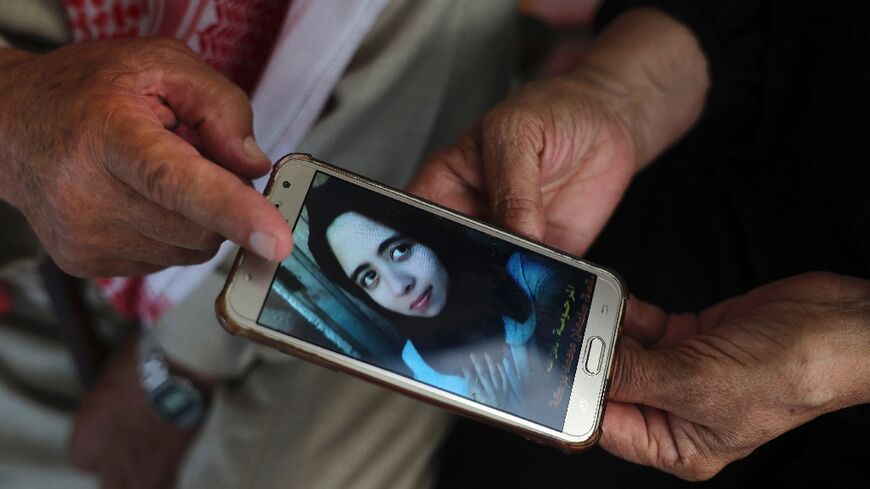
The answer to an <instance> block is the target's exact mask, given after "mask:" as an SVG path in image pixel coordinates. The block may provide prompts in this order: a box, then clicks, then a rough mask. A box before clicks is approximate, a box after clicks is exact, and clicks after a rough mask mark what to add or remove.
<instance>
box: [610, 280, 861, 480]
mask: <svg viewBox="0 0 870 489" xmlns="http://www.w3.org/2000/svg"><path fill="white" fill-rule="evenodd" d="M625 334H626V337H625V338H624V339H623V342H622V345H621V347H620V350H619V353H618V355H619V356H618V357H617V364H616V372H615V376H614V379H613V388H612V390H611V393H610V398H611V402H610V403H609V404H608V406H607V411H606V413H605V416H604V428H603V429H604V435H603V437H602V438H601V445H602V446H603V447H604V448H605V449H606V450H608V451H609V452H611V453H613V454H615V455H617V456H619V457H623V458H625V459H628V460H630V461H634V462H638V463H642V464H645V465H651V466H653V467H657V468H659V469H662V470H664V471H667V472H670V473H672V474H675V475H678V476H680V477H682V478H685V479H707V478H709V477H712V476H713V475H714V474H716V473H717V472H718V471H719V470H721V469H722V468H723V467H724V466H725V465H727V464H729V463H730V462H732V461H734V460H737V459H740V458H742V457H745V456H746V455H748V454H749V453H750V452H752V451H753V450H754V449H755V448H757V447H758V446H760V445H762V444H763V443H766V442H768V441H770V440H772V439H774V438H776V437H777V436H779V435H781V434H782V433H784V432H786V431H789V430H791V429H792V428H795V427H796V426H798V425H800V424H803V423H805V422H807V421H809V420H811V419H813V418H815V417H816V416H819V415H821V414H824V413H827V412H830V411H834V410H837V409H841V408H844V407H847V406H851V405H855V404H860V403H865V402H868V401H870V377H868V375H867V372H870V282H868V281H866V280H861V279H857V278H851V277H843V276H836V275H831V274H822V273H814V274H805V275H799V276H797V277H792V278H789V279H786V280H782V281H779V282H775V283H772V284H769V285H766V286H764V287H760V288H758V289H755V290H753V291H752V292H750V293H748V294H746V295H744V296H741V297H737V298H734V299H731V300H728V301H725V302H722V303H720V304H717V305H716V306H713V307H711V308H709V309H707V310H705V311H704V312H702V313H701V314H698V315H695V314H669V315H666V314H664V313H663V312H662V311H661V310H659V309H658V308H655V307H653V306H650V305H647V304H644V303H642V302H639V301H635V300H632V301H631V303H630V304H629V310H628V314H627V316H626V324H625Z"/></svg>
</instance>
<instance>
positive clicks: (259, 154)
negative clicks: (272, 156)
mask: <svg viewBox="0 0 870 489" xmlns="http://www.w3.org/2000/svg"><path fill="white" fill-rule="evenodd" d="M242 145H243V146H244V147H245V153H248V156H250V157H251V158H252V159H255V160H266V161H269V157H268V156H266V153H264V152H263V150H262V149H260V146H258V145H257V142H256V141H254V136H248V137H246V138H245V141H244V142H243V143H242Z"/></svg>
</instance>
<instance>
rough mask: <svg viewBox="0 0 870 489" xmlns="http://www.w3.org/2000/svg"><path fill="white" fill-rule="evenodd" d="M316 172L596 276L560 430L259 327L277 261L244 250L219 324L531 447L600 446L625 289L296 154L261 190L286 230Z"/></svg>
mask: <svg viewBox="0 0 870 489" xmlns="http://www.w3.org/2000/svg"><path fill="white" fill-rule="evenodd" d="M318 171H319V172H322V173H325V174H327V175H329V176H331V177H337V178H340V179H342V180H345V181H349V182H351V183H355V184H357V185H361V186H363V187H365V188H367V189H369V190H372V191H374V192H377V193H380V194H382V195H386V196H388V197H391V198H393V199H396V200H398V201H400V202H403V203H405V204H408V205H412V206H415V207H418V208H421V209H423V210H426V211H428V212H430V213H433V214H435V215H437V216H440V217H444V218H447V219H449V220H452V221H454V222H457V223H459V224H461V225H465V226H467V227H470V228H472V229H475V230H478V231H481V232H483V233H486V234H489V235H491V236H494V237H497V238H500V239H502V240H504V241H507V242H509V243H511V244H514V245H517V246H519V247H521V248H523V249H526V250H528V251H531V252H534V253H538V254H540V255H544V256H546V257H549V258H552V259H555V260H557V261H560V262H562V263H566V264H569V265H571V266H574V267H576V268H580V269H581V270H584V271H587V272H590V273H593V274H595V275H597V280H596V285H595V291H594V293H593V296H592V302H591V304H590V310H589V317H588V319H587V324H586V329H585V332H584V336H583V341H582V343H581V345H580V346H581V348H580V352H579V353H578V355H579V357H578V365H577V369H576V373H575V378H574V384H573V386H572V388H571V394H570V396H571V397H570V399H569V403H568V409H567V414H566V419H565V423H564V425H563V428H562V430H561V431H560V430H555V429H553V428H550V427H547V426H543V425H540V424H538V423H535V422H533V421H530V420H527V419H525V418H521V417H519V416H516V415H513V414H510V413H508V412H505V411H501V410H498V409H495V408H492V407H490V406H486V405H484V404H481V403H478V402H475V401H473V400H471V399H467V398H465V397H462V396H459V395H457V394H453V393H450V392H447V391H444V390H441V389H438V388H436V387H433V386H430V385H428V384H424V383H422V382H419V381H417V380H414V379H412V378H409V377H405V376H402V375H400V374H397V373H395V372H391V371H389V370H386V369H383V368H380V367H377V366H374V365H372V364H369V363H366V362H364V361H362V360H358V359H355V358H351V357H348V356H345V355H342V354H340V353H337V352H334V351H332V350H329V349H327V348H323V347H320V346H317V345H314V344H312V343H309V342H306V341H304V340H300V339H298V338H295V337H293V336H290V335H286V334H284V333H280V332H278V331H275V330H272V329H270V328H267V327H265V326H260V325H259V324H257V322H256V320H257V318H258V317H259V311H260V309H261V308H262V306H263V304H264V302H265V299H266V295H267V294H268V292H269V289H270V287H271V284H272V280H273V278H274V276H275V273H276V270H277V268H278V266H279V263H278V262H269V261H266V260H264V259H262V258H259V257H258V256H256V255H253V254H249V253H246V252H245V251H244V250H240V251H239V253H238V255H237V256H236V259H235V262H234V263H233V266H232V269H231V270H230V273H229V275H228V276H227V281H226V284H225V285H224V288H223V291H222V292H221V294H220V296H218V298H217V301H216V310H217V316H218V319H219V321H220V323H221V325H222V326H223V327H224V328H225V329H226V330H227V331H229V332H230V333H232V334H235V335H239V336H243V337H247V338H249V339H251V340H254V341H256V342H259V343H262V344H265V345H268V346H271V347H274V348H276V349H278V350H281V351H283V352H285V353H289V354H291V355H294V356H297V357H301V358H304V359H306V360H309V361H312V362H314V363H317V364H319V365H322V366H325V367H327V368H331V369H334V370H341V371H345V372H348V373H350V374H352V375H355V376H357V377H360V378H362V379H364V380H367V381H370V382H373V383H376V384H380V385H383V386H386V387H388V388H391V389H393V390H397V391H399V392H402V393H404V394H406V395H409V396H411V397H414V398H417V399H420V400H423V401H425V402H428V403H430V404H434V405H437V406H440V407H443V408H446V409H448V410H451V411H453V412H456V413H458V414H461V415H464V416H468V417H471V418H474V419H478V420H480V421H483V422H486V423H489V424H492V425H495V426H497V427H500V428H502V429H505V430H508V431H512V432H515V433H517V434H519V435H520V436H523V437H525V438H527V439H530V440H532V441H535V442H538V443H545V444H549V445H553V446H556V447H557V448H560V449H561V450H563V451H568V452H570V451H576V450H580V449H584V448H587V447H589V446H591V445H593V444H594V443H595V442H596V441H597V440H598V438H599V437H600V436H601V422H602V420H603V416H604V407H605V404H606V399H607V390H608V388H609V387H610V378H611V375H612V372H613V366H614V362H615V358H616V354H615V352H616V347H617V341H618V339H619V333H620V330H621V327H622V320H623V316H624V313H625V306H626V302H627V300H628V294H627V292H626V288H625V286H624V285H623V282H622V280H621V279H620V278H619V277H618V276H616V275H615V274H613V273H611V272H610V271H608V270H605V269H602V268H600V267H597V266H595V265H592V264H590V263H588V262H585V261H583V260H581V259H579V258H576V257H573V256H570V255H567V254H565V253H562V252H560V251H558V250H555V249H553V248H550V247H547V246H546V245H543V244H541V243H537V242H534V241H531V240H528V239H526V238H522V237H520V236H517V235H515V234H511V233H509V232H507V231H504V230H502V229H499V228H496V227H494V226H492V225H489V224H486V223H483V222H481V221H478V220H475V219H472V218H470V217H467V216H464V215H461V214H458V213H456V212H454V211H451V210H449V209H447V208H444V207H442V206H439V205H437V204H435V203H432V202H429V201H426V200H423V199H420V198H418V197H414V196H411V195H408V194H405V193H403V192H401V191H399V190H395V189H393V188H390V187H387V186H385V185H383V184H380V183H377V182H374V181H371V180H369V179H367V178H365V177H362V176H360V175H357V174H354V173H351V172H348V171H346V170H342V169H340V168H337V167H334V166H332V165H330V164H328V163H325V162H322V161H318V160H316V159H314V158H313V157H311V155H308V154H302V153H293V154H289V155H287V156H285V157H283V158H281V160H279V161H278V163H277V164H276V165H275V167H274V169H273V170H272V175H271V178H270V180H269V183H268V185H267V187H266V190H265V192H264V193H265V195H266V196H267V198H268V199H269V200H270V201H272V202H274V203H276V204H278V205H279V209H280V210H281V211H282V213H283V214H284V216H285V218H287V222H288V224H291V225H292V223H295V222H296V218H297V216H298V214H299V213H300V212H301V210H302V205H303V202H304V199H305V196H306V194H307V191H308V188H309V186H310V185H311V183H312V180H313V178H314V174H315V172H318ZM279 181H282V182H283V181H289V182H292V185H290V186H289V188H284V186H283V185H276V182H279ZM593 340H596V343H597V342H598V340H601V341H603V343H604V346H603V351H601V352H600V358H598V362H599V363H598V364H599V365H600V368H599V369H598V372H597V373H595V374H590V373H589V372H588V370H587V369H586V365H587V361H590V360H589V359H588V358H587V356H588V355H589V350H590V348H591V346H590V345H591V344H592V342H593ZM599 344H600V343H599Z"/></svg>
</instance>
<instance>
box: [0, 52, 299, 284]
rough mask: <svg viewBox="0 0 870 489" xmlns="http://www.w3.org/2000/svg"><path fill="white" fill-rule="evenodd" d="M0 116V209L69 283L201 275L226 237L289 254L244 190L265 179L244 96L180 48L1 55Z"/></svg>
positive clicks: (273, 222) (277, 220)
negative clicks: (163, 273)
mask: <svg viewBox="0 0 870 489" xmlns="http://www.w3.org/2000/svg"><path fill="white" fill-rule="evenodd" d="M0 106H2V107H3V110H2V112H0V165H2V173H3V179H2V183H0V197H2V198H3V199H4V200H7V201H9V202H11V203H12V204H13V205H14V206H16V207H18V208H19V209H20V210H21V211H22V212H23V213H24V215H25V216H26V217H27V219H28V220H29V221H30V223H31V225H32V227H33V228H34V230H35V231H36V234H37V235H38V236H39V238H40V240H41V241H42V243H43V245H44V246H45V248H46V250H47V251H48V253H49V254H50V255H51V256H52V258H54V260H55V261H56V262H57V263H58V265H59V266H60V267H61V268H63V269H64V270H66V271H67V272H69V273H72V274H74V275H79V276H100V275H102V276H109V275H127V274H142V273H147V272H151V271H155V270H158V269H160V268H164V267H167V266H171V265H185V264H194V263H199V262H203V261H205V260H208V259H209V258H210V257H211V256H213V254H214V253H215V252H216V250H217V248H218V246H219V245H220V243H221V242H222V241H223V239H224V238H227V239H230V240H232V241H234V242H236V243H238V244H240V245H242V246H244V247H246V248H248V249H250V250H251V251H254V252H255V253H257V254H260V255H262V256H264V257H266V258H269V259H276V260H277V259H281V258H283V257H285V256H286V255H287V254H289V251H290V247H291V245H292V243H291V235H290V230H289V228H288V226H287V223H286V222H285V221H284V219H283V218H282V217H281V215H280V214H279V213H278V212H277V211H276V210H275V209H274V208H273V206H272V205H270V204H269V202H268V201H267V200H266V199H264V198H263V197H262V196H261V195H259V194H258V193H257V192H256V191H255V190H254V189H253V188H251V186H250V185H249V184H248V183H246V181H245V179H250V178H253V177H256V176H259V175H262V174H264V173H266V172H267V171H268V170H269V168H270V162H269V161H268V158H267V157H266V155H265V154H263V152H262V151H261V150H260V149H259V148H258V147H257V144H256V142H255V141H254V139H253V136H252V128H251V125H252V112H251V107H250V103H249V101H248V99H247V97H246V96H245V94H244V93H243V92H242V91H241V90H240V89H239V88H238V87H236V86H235V85H233V84H232V83H231V82H230V81H229V80H227V79H226V78H224V77H223V76H222V75H220V74H219V73H218V72H216V71H215V70H213V69H212V68H210V67H209V66H208V65H206V64H205V63H203V62H202V61H200V60H199V59H198V58H197V57H196V55H195V54H194V53H193V52H192V51H190V50H189V49H188V48H187V47H186V46H185V45H184V44H182V43H181V42H179V41H175V40H167V39H140V40H127V41H106V42H93V43H81V44H75V45H70V46H66V47H64V48H61V49H58V50H56V51H53V52H51V53H48V54H44V55H33V54H27V53H23V52H19V51H13V50H9V49H0ZM179 125H184V126H186V127H188V128H190V129H192V130H193V131H195V134H196V137H197V138H198V139H199V143H200V144H199V146H198V147H197V148H195V147H194V146H191V145H190V144H188V143H187V142H186V141H185V140H184V139H182V138H181V137H179V136H178V135H177V134H175V133H174V132H173V129H175V128H176V127H177V126H179Z"/></svg>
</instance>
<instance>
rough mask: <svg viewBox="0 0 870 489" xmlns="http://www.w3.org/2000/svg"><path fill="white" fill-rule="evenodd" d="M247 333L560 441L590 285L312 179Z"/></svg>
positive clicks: (503, 247) (441, 222)
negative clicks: (459, 401)
mask: <svg viewBox="0 0 870 489" xmlns="http://www.w3.org/2000/svg"><path fill="white" fill-rule="evenodd" d="M293 237H294V243H295V244H294V250H293V253H292V254H291V256H290V257H289V258H288V259H287V260H285V261H284V262H283V263H281V265H280V266H279V267H278V269H277V272H276V273H275V277H274V279H273V280H272V285H271V288H270V290H269V293H268V295H267V297H266V300H265V303H264V305H263V308H262V310H261V311H260V314H259V317H258V319H257V322H258V323H259V324H260V325H262V326H265V327H268V328H270V329H273V330H275V331H278V332H281V333H284V334H288V335H291V336H294V337H297V338H300V339H302V340H305V341H308V342H311V343H314V344H316V345H319V346H321V347H324V348H327V349H329V350H332V351H335V352H339V353H342V354H344V355H347V356H350V357H353V358H356V359H359V360H361V361H363V362H366V363H369V364H371V365H375V366H377V367H381V368H384V369H387V370H390V371H392V372H395V373H398V374H401V375H404V376H406V377H410V378H413V379H415V380H417V381H420V382H423V383H425V384H428V385H430V386H432V387H435V388H439V389H442V390H445V391H448V392H452V393H454V394H457V395H460V396H463V397H466V398H468V399H472V400H475V401H477V402H480V403H483V404H486V405H488V406H491V407H493V408H496V409H499V410H502V411H506V412H509V413H511V414H514V415H516V416H519V417H522V418H525V419H528V420H530V421H533V422H536V423H539V424H542V425H544V426H548V427H550V428H553V429H556V430H562V428H563V425H564V422H565V416H566V413H567V409H568V401H569V397H570V394H571V388H572V384H573V379H574V375H575V373H576V370H577V365H578V360H579V356H580V349H581V345H582V340H583V334H584V331H585V328H586V321H587V317H588V313H589V306H590V303H591V300H592V293H593V291H594V289H595V281H596V276H595V275H594V274H591V273H588V272H586V271H583V270H579V269H577V268H574V267H572V266H569V265H566V264H564V263H562V262H559V261H557V260H553V259H551V258H549V257H545V256H542V255H540V254H537V253H534V252H531V251H528V250H526V249H524V248H521V247H518V246H516V245H514V244H512V243H509V242H507V241H503V240H501V239H498V238H494V237H492V236H490V235H488V234H485V233H483V232H480V231H477V230H475V229H471V228H468V227H465V226H463V225H461V224H457V223H455V222H453V221H451V220H448V219H445V218H442V217H440V216H437V215H435V214H431V213H429V212H426V211H424V210H421V209H418V208H416V207H413V206H410V205H407V204H405V203H402V202H400V201H398V200H394V199H392V198H390V197H387V196H384V195H381V194H379V193H377V192H374V191H370V190H367V189H365V188H363V187H360V186H357V185H354V184H352V183H349V182H346V181H344V180H341V179H339V178H335V177H331V176H329V175H327V174H325V173H322V172H317V174H316V175H315V177H314V179H313V181H312V185H311V187H310V188H309V189H308V192H307V194H306V197H305V201H304V206H303V210H302V212H301V213H300V215H299V216H298V218H297V221H296V223H295V224H294V227H293Z"/></svg>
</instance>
